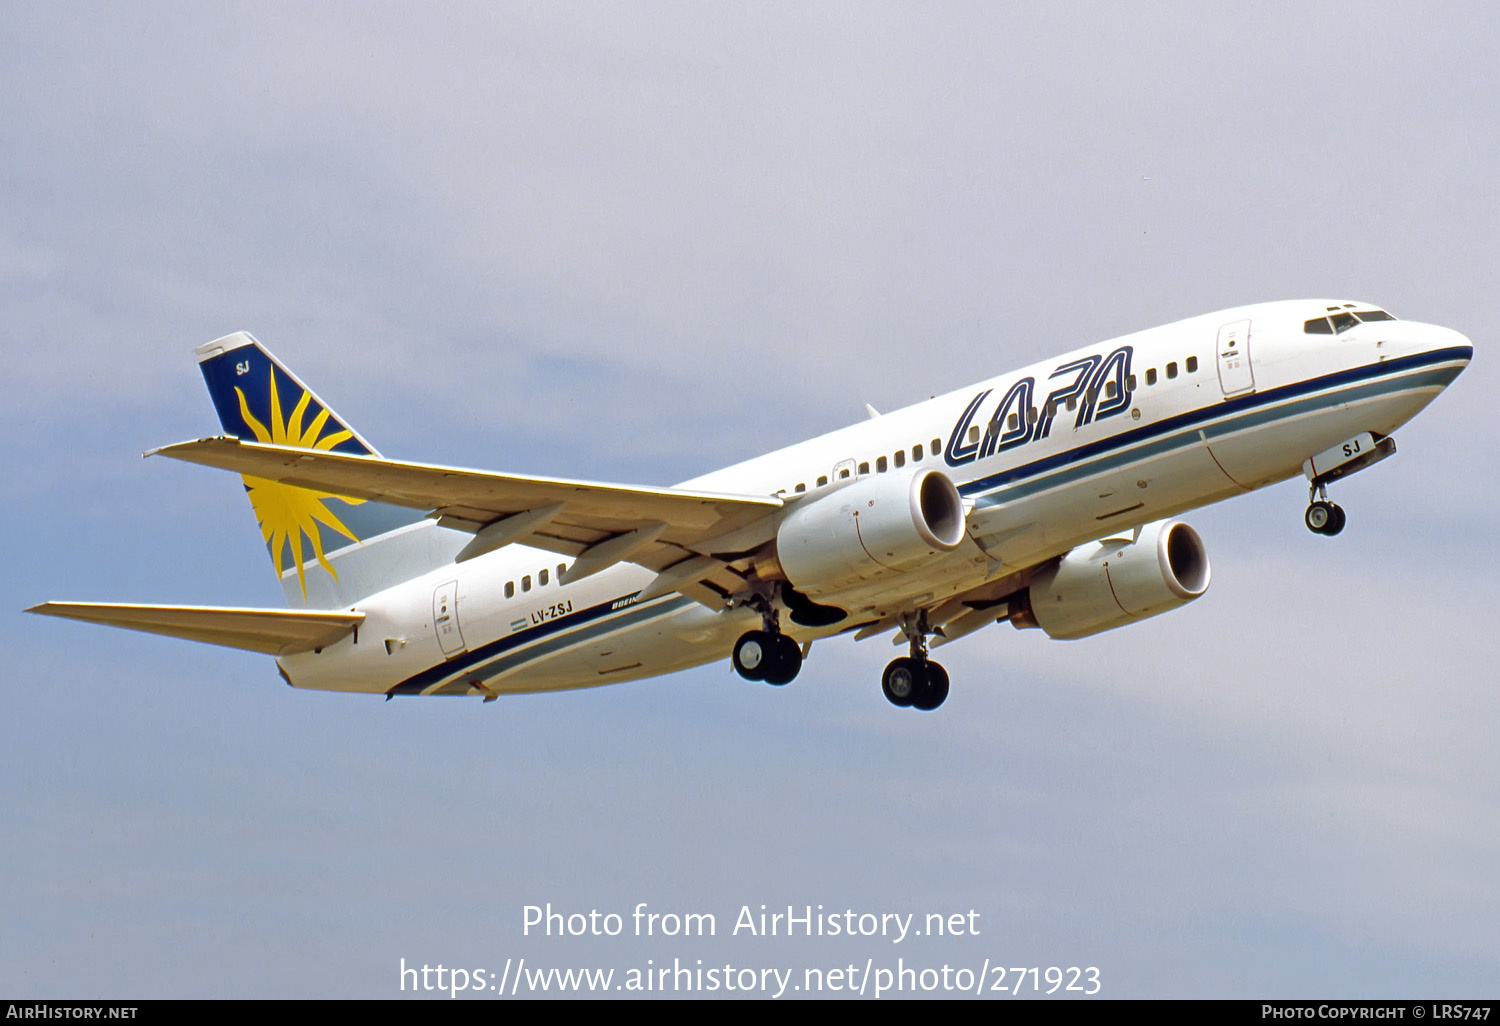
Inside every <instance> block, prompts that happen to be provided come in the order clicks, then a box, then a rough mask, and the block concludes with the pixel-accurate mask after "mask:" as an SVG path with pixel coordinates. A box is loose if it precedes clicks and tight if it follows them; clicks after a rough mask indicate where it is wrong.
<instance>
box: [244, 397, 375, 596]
mask: <svg viewBox="0 0 1500 1026" xmlns="http://www.w3.org/2000/svg"><path fill="white" fill-rule="evenodd" d="M234 392H235V394H236V395H237V396H239V399H240V416H242V417H244V418H245V423H246V424H248V425H250V430H251V431H253V432H255V440H256V441H258V442H267V443H271V444H274V445H291V446H296V447H297V448H300V449H324V450H327V449H332V448H333V447H334V446H335V445H338V444H339V443H340V442H342V441H344V440H346V439H348V438H352V437H353V432H351V431H349V430H347V429H345V428H343V427H339V429H338V430H337V431H334V432H332V433H330V434H328V435H326V436H324V437H321V438H320V437H319V435H320V434H322V431H323V429H324V428H325V427H326V426H327V424H328V410H327V408H326V407H325V408H324V409H323V410H321V411H320V412H319V413H318V415H317V416H316V417H314V418H313V420H312V423H311V424H309V425H307V428H306V429H305V430H304V429H303V427H302V418H303V417H304V416H305V415H306V413H307V406H308V403H309V402H310V401H311V399H312V397H311V396H310V395H309V394H308V393H307V391H305V390H304V391H303V393H302V398H301V399H300V400H298V402H297V405H296V408H294V409H293V410H292V415H291V416H290V417H288V418H287V419H286V420H283V419H282V417H281V398H280V396H278V395H277V393H276V372H275V371H274V370H272V371H271V427H270V429H269V430H267V429H266V426H265V425H264V424H262V423H261V422H260V421H258V420H256V419H255V418H254V417H253V416H251V414H250V404H249V403H247V402H246V401H245V393H244V392H243V391H242V390H240V389H239V388H236V389H235V390H234ZM335 426H338V425H337V422H335ZM242 480H244V482H245V490H246V491H247V492H248V493H249V496H250V505H251V506H253V507H254V508H255V517H256V519H257V520H259V521H260V533H261V537H262V538H263V539H264V540H265V542H266V545H267V547H268V548H269V549H270V550H271V560H272V562H274V563H275V564H276V569H277V571H278V572H280V571H281V570H283V569H284V568H285V565H286V564H285V560H284V558H283V556H284V553H285V552H286V550H287V548H288V547H290V548H291V559H292V565H293V566H295V567H296V568H297V582H298V583H299V584H300V585H301V586H302V600H303V601H304V602H306V601H307V579H306V578H305V577H304V576H303V574H302V539H303V537H304V536H306V538H307V540H308V541H309V542H311V543H312V549H313V553H314V554H315V555H316V556H317V558H318V563H319V565H321V566H322V567H323V569H324V570H327V571H328V573H329V574H330V575H331V576H332V577H333V579H334V580H338V577H339V575H338V573H337V572H336V571H335V570H334V569H333V564H332V563H330V562H329V561H328V557H327V556H325V555H324V553H323V538H322V535H321V533H320V531H319V528H318V525H319V524H326V525H327V526H328V527H330V528H332V529H333V530H335V531H337V532H338V533H339V534H342V535H343V536H344V537H345V538H348V539H349V540H350V541H353V542H357V541H359V538H357V537H356V536H355V535H354V532H352V531H350V530H349V528H347V527H345V526H344V525H343V524H342V523H341V522H340V521H339V518H338V517H336V516H334V515H333V513H332V512H331V511H330V510H329V509H328V507H327V506H326V505H324V500H326V499H338V500H339V501H340V502H347V503H349V504H350V505H358V504H360V503H362V502H364V501H365V500H363V499H352V498H349V497H347V496H343V495H334V494H332V493H331V492H315V491H312V490H310V489H307V488H293V487H292V486H290V485H284V484H281V483H279V482H277V481H269V480H267V479H265V478H263V477H250V476H248V475H245V476H244V477H243V478H242Z"/></svg>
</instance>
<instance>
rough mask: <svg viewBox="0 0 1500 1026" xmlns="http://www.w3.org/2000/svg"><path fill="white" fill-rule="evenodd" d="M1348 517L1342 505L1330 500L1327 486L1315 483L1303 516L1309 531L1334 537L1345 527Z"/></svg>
mask: <svg viewBox="0 0 1500 1026" xmlns="http://www.w3.org/2000/svg"><path fill="white" fill-rule="evenodd" d="M1348 519H1349V518H1348V517H1347V516H1345V514H1344V508H1343V507H1342V506H1336V505H1334V504H1333V503H1331V502H1329V501H1328V489H1327V488H1325V487H1324V486H1323V485H1321V484H1318V485H1313V487H1312V488H1311V489H1310V494H1309V495H1308V506H1307V512H1306V513H1305V514H1304V515H1303V517H1302V522H1303V523H1305V524H1306V525H1307V529H1308V530H1309V531H1311V532H1312V533H1313V534H1326V535H1328V536H1329V537H1332V536H1333V535H1336V534H1338V533H1339V532H1340V531H1342V530H1343V529H1344V524H1345V523H1347V522H1348Z"/></svg>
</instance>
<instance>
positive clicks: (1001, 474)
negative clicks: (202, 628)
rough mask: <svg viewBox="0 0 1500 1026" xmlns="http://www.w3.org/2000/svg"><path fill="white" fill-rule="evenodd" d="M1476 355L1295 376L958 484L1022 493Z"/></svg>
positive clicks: (1448, 354) (971, 489) (1437, 376)
mask: <svg viewBox="0 0 1500 1026" xmlns="http://www.w3.org/2000/svg"><path fill="white" fill-rule="evenodd" d="M1472 355H1473V349H1472V348H1470V347H1467V346H1461V347H1455V348H1451V349H1442V350H1438V351H1435V352H1431V353H1421V354H1418V355H1416V356H1407V357H1399V358H1397V359H1394V360H1388V361H1386V362H1385V363H1378V364H1368V365H1365V366H1361V367H1355V368H1353V369H1350V370H1345V371H1339V372H1337V373H1334V374H1327V375H1324V376H1322V377H1319V378H1311V379H1309V380H1307V381H1297V382H1293V383H1292V384H1290V385H1283V386H1281V387H1280V388H1273V389H1270V390H1268V391H1264V392H1252V393H1249V394H1247V395H1243V396H1233V397H1230V398H1228V399H1221V400H1219V401H1217V402H1215V403H1213V404H1212V405H1209V406H1203V407H1200V408H1198V409H1196V410H1189V411H1188V412H1186V413H1182V414H1178V415H1177V416H1175V417H1169V418H1167V419H1166V420H1163V421H1160V422H1159V423H1156V424H1148V425H1146V426H1144V427H1139V428H1134V429H1132V430H1130V431H1125V432H1122V433H1120V434H1118V435H1111V436H1109V437H1106V438H1101V439H1099V440H1098V441H1094V442H1089V443H1087V444H1085V445H1080V446H1078V447H1077V448H1074V449H1068V450H1066V451H1064V452H1060V453H1056V454H1054V455H1052V456H1047V457H1045V458H1043V459H1039V460H1035V461H1033V462H1031V463H1027V464H1023V465H1021V466H1018V467H1012V468H1010V469H1007V470H1001V471H998V472H996V473H993V474H988V475H986V476H984V477H981V478H976V479H975V480H973V481H967V482H965V483H964V484H962V485H959V489H958V490H959V492H960V493H962V494H963V495H966V496H969V497H979V496H984V495H986V493H989V492H992V491H995V490H997V489H1000V488H1006V495H1005V498H1007V499H1010V498H1015V497H1020V496H1021V495H1025V494H1030V493H1032V492H1036V491H1042V490H1044V489H1046V488H1051V487H1055V486H1056V485H1057V484H1059V483H1061V482H1062V481H1063V480H1065V479H1067V478H1071V477H1076V476H1087V475H1090V474H1095V473H1098V472H1100V471H1102V470H1107V469H1111V468H1112V466H1113V465H1114V464H1116V463H1119V462H1121V461H1120V460H1119V459H1115V460H1108V461H1106V460H1100V461H1098V462H1095V463H1091V464H1089V465H1088V466H1087V467H1082V466H1079V464H1082V463H1083V462H1084V461H1087V460H1094V459H1095V458H1096V457H1100V456H1110V455H1114V456H1116V457H1119V456H1121V455H1127V454H1128V460H1129V461H1130V462H1134V461H1135V460H1138V459H1140V458H1141V457H1150V456H1156V455H1160V454H1162V453H1165V452H1169V451H1171V450H1173V449H1177V448H1181V447H1182V446H1184V445H1190V444H1192V443H1193V442H1195V441H1197V430H1198V429H1203V430H1205V433H1206V434H1209V438H1210V439H1212V437H1213V435H1214V434H1219V435H1223V434H1228V433H1231V432H1232V431H1240V430H1243V429H1245V428H1247V427H1253V426H1255V425H1257V424H1261V423H1264V422H1265V421H1267V420H1270V419H1281V418H1283V417H1286V416H1288V415H1294V410H1291V409H1286V408H1282V409H1274V410H1273V409H1272V407H1284V405H1285V404H1286V403H1288V402H1289V401H1291V400H1296V399H1299V398H1304V397H1310V396H1313V395H1315V394H1317V393H1322V392H1327V391H1329V390H1331V389H1338V388H1342V387H1345V386H1355V387H1354V388H1352V389H1350V392H1351V394H1350V396H1349V397H1348V398H1349V399H1350V400H1356V399H1360V398H1364V397H1366V396H1367V395H1374V394H1380V393H1382V392H1385V391H1389V388H1388V386H1389V383H1390V382H1391V381H1392V380H1394V379H1396V378H1400V377H1405V376H1407V375H1408V374H1409V373H1410V372H1412V371H1416V370H1420V369H1421V368H1423V367H1430V366H1432V365H1434V364H1444V363H1452V362H1454V361H1457V360H1468V359H1469V358H1470V357H1471V356H1472ZM1461 370H1462V368H1461V367H1448V368H1438V369H1435V370H1432V371H1430V372H1429V373H1428V374H1425V375H1422V376H1421V377H1420V378H1418V379H1417V380H1415V381H1412V382H1404V383H1402V385H1401V387H1402V388H1422V387H1433V388H1440V387H1442V386H1444V385H1447V384H1448V383H1449V382H1451V381H1452V380H1453V379H1454V378H1455V377H1457V376H1458V374H1459V372H1460V371H1461ZM1361 386H1362V387H1361ZM1302 405H1306V406H1308V407H1313V406H1317V407H1321V406H1323V405H1325V403H1324V402H1322V401H1318V400H1311V399H1309V400H1308V401H1307V402H1306V403H1305V404H1302V403H1299V404H1298V406H1299V407H1300V406H1302ZM1220 422H1222V423H1220ZM1209 425H1216V426H1217V427H1218V428H1219V430H1218V431H1217V432H1214V433H1209V432H1208V431H1207V427H1208V426H1209ZM1064 468H1074V469H1075V471H1076V472H1075V473H1073V474H1068V475H1057V474H1053V473H1052V472H1054V471H1058V470H1062V469H1064ZM1028 479H1029V480H1028ZM1023 481H1026V482H1027V484H1026V485H1025V487H1022V486H1021V483H1022V482H1023ZM1007 486H1009V487H1007Z"/></svg>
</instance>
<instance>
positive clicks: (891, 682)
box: [880, 613, 948, 712]
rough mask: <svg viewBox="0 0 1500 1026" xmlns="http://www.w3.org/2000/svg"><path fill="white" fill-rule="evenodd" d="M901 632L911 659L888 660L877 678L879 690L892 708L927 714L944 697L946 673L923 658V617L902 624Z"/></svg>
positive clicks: (919, 616)
mask: <svg viewBox="0 0 1500 1026" xmlns="http://www.w3.org/2000/svg"><path fill="white" fill-rule="evenodd" d="M901 629H902V631H904V632H905V633H906V637H907V640H908V641H909V642H910V643H911V655H909V656H902V657H901V658H900V659H893V660H891V664H890V665H889V666H887V667H886V668H885V672H884V673H882V674H881V675H880V690H882V691H884V692H885V697H886V698H887V699H888V700H889V701H890V703H891V704H892V705H899V706H902V707H905V706H911V707H912V708H913V709H921V710H923V711H924V712H931V711H932V710H933V709H936V708H937V707H938V706H940V705H942V704H943V700H944V699H946V698H947V697H948V671H947V670H945V669H943V667H942V665H941V664H939V663H935V662H932V661H931V660H930V659H928V658H927V634H928V631H927V614H926V613H918V614H917V615H916V616H915V617H911V618H908V619H905V620H903V621H902V623H901Z"/></svg>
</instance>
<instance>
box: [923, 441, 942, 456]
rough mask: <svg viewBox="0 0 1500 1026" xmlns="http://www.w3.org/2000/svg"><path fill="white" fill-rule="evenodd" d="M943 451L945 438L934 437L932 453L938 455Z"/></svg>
mask: <svg viewBox="0 0 1500 1026" xmlns="http://www.w3.org/2000/svg"><path fill="white" fill-rule="evenodd" d="M919 448H920V446H919ZM942 451H943V440H942V439H941V438H934V439H933V440H932V454H933V455H934V456H936V455H937V454H938V453H940V452H942Z"/></svg>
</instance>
